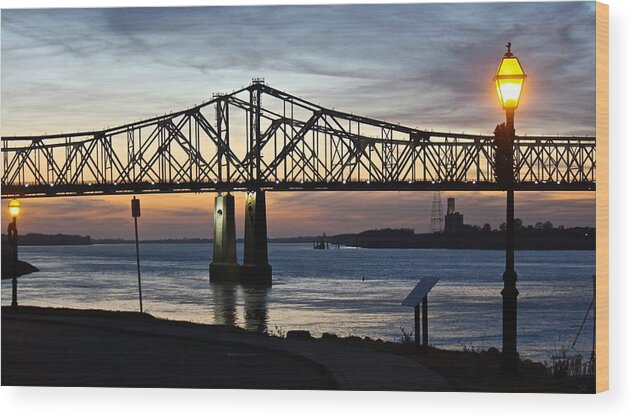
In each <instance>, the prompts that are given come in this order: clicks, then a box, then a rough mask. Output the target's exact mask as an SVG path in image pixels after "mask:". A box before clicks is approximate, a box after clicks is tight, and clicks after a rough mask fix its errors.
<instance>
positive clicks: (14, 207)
mask: <svg viewBox="0 0 634 419" xmlns="http://www.w3.org/2000/svg"><path fill="white" fill-rule="evenodd" d="M9 214H11V216H12V217H17V216H18V215H20V201H18V200H17V199H12V200H11V202H9Z"/></svg>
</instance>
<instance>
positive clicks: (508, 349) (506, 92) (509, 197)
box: [493, 42, 526, 373]
mask: <svg viewBox="0 0 634 419" xmlns="http://www.w3.org/2000/svg"><path fill="white" fill-rule="evenodd" d="M506 48H507V52H506V54H504V57H502V60H501V61H500V65H499V66H498V71H497V73H496V75H495V76H494V77H493V81H494V83H495V87H496V90H497V94H498V99H499V100H500V105H502V109H504V111H505V112H506V124H500V125H498V126H497V127H496V129H495V145H496V156H495V165H496V168H495V169H496V176H497V181H498V183H499V184H500V185H502V186H503V187H504V189H505V190H506V269H505V271H504V276H503V280H504V288H503V289H502V369H503V371H504V372H507V373H513V372H515V371H516V370H517V364H518V360H519V355H518V353H517V296H518V295H519V292H518V291H517V286H516V283H517V274H516V273H515V243H514V234H515V202H514V194H513V187H514V183H515V175H514V161H513V160H514V159H513V153H514V147H513V143H514V140H515V121H514V118H515V109H517V106H518V105H519V101H520V96H521V94H522V87H523V86H524V80H525V79H526V74H525V73H524V70H523V69H522V66H521V65H520V61H519V59H517V57H515V56H514V55H513V53H512V52H511V43H510V42H509V43H508V44H506Z"/></svg>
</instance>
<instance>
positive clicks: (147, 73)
mask: <svg viewBox="0 0 634 419" xmlns="http://www.w3.org/2000/svg"><path fill="white" fill-rule="evenodd" d="M508 41H511V42H512V43H513V51H514V53H515V54H516V55H517V56H518V57H519V58H520V60H521V62H522V65H523V67H524V69H525V71H526V73H527V74H528V79H527V82H526V88H525V91H524V94H523V96H522V102H521V104H520V108H519V109H518V111H517V114H516V130H517V133H518V134H520V135H523V134H524V133H528V134H532V135H539V134H561V135H566V134H578V135H586V134H587V135H594V134H595V116H594V115H595V59H594V50H595V31H594V3H593V2H561V3H559V2H558V3H481V4H455V3H454V4H408V5H403V4H391V5H340V6H276V7H272V6H268V7H244V6H243V7H204V8H201V7H197V8H132V9H125V8H119V9H116V8H110V9H105V8H102V9H39V10H37V9H32V10H2V18H1V59H2V60H1V69H0V71H1V101H2V102H1V105H2V107H1V108H2V109H1V114H0V115H1V118H2V119H1V127H2V135H32V134H38V133H59V132H68V131H78V130H93V129H101V128H106V127H108V126H115V125H118V124H122V123H126V122H131V121H135V120H139V119H141V118H145V117H150V116H154V115H157V114H164V113H167V112H170V111H175V110H179V109H183V108H186V107H190V106H192V105H193V104H196V103H200V102H202V101H203V100H205V99H207V98H209V97H211V96H212V94H213V93H214V92H230V91H233V90H236V89H238V88H240V87H242V86H245V85H247V84H249V83H250V81H251V79H252V78H253V77H263V78H265V80H266V82H267V84H269V85H271V86H273V87H276V88H278V89H281V90H285V91H288V92H290V93H292V94H294V95H296V96H300V97H303V98H305V99H307V100H309V101H311V102H315V103H319V104H321V105H323V106H326V107H332V108H336V109H338V110H342V111H348V112H353V113H357V114H362V115H368V116H370V117H374V118H377V119H385V120H389V121H391V122H395V123H400V124H403V125H409V126H415V127H419V128H423V129H433V130H435V131H452V132H468V133H474V134H480V133H484V134H490V133H491V131H492V130H493V128H495V125H496V124H497V123H499V122H502V120H503V118H504V115H503V112H502V110H501V109H500V107H499V104H498V102H497V98H496V95H495V91H494V89H493V84H492V81H491V77H492V75H493V73H494V72H495V70H496V69H497V64H498V62H499V60H500V58H501V56H502V55H503V53H504V52H505V47H504V45H505V44H506V42H508ZM450 195H451V196H454V197H456V205H457V209H458V210H459V211H461V212H463V213H464V214H465V222H466V223H470V224H480V225H481V224H483V223H485V222H488V223H491V224H492V225H493V226H497V225H499V224H500V223H502V222H503V220H504V214H505V212H504V209H505V200H504V199H505V198H504V194H502V193H492V192H480V193H473V192H469V193H466V192H462V193H451V194H448V193H445V194H444V198H446V197H448V196H450ZM130 198H131V197H129V196H122V197H77V198H44V199H42V198H40V199H30V200H23V202H22V204H23V210H24V211H23V217H22V219H21V221H20V225H21V231H22V232H42V233H59V232H61V233H72V234H82V235H91V236H93V237H98V238H114V237H124V238H130V237H132V235H133V233H132V230H131V228H130V226H131V219H130V217H129V215H130V214H129V205H130V204H129V200H130ZM267 201H268V202H267V212H268V224H269V235H270V236H271V237H282V236H297V235H317V234H321V233H322V232H326V233H327V234H335V233H341V232H355V231H361V230H363V229H367V228H382V227H408V228H414V229H416V231H418V232H425V231H427V230H428V229H429V221H430V214H431V201H432V193H424V192H416V193H414V192H407V193H405V192H401V193H398V192H376V193H367V192H364V193H353V192H345V193H342V192H332V193H329V192H314V193H306V192H299V193H297V192H283V193H282V192H280V193H269V194H268V196H267ZM516 201H517V207H516V216H517V217H519V218H522V219H523V220H524V222H525V223H528V224H533V223H535V222H538V221H547V220H549V221H551V222H553V224H555V225H559V224H564V225H566V226H574V225H579V226H586V225H588V226H593V225H594V217H595V210H594V193H591V192H565V193H518V194H516ZM242 202H243V194H242V193H238V194H237V203H236V204H237V207H236V208H237V222H238V236H241V228H242V222H243V221H242V216H243V214H242V210H241V208H242ZM212 203H213V195H211V194H171V195H144V196H143V197H142V206H143V218H142V222H141V232H142V236H143V237H145V238H180V237H211V235H212V225H211V223H212ZM3 205H5V203H4V202H3ZM5 212H6V211H3V212H2V215H3V217H6V214H5Z"/></svg>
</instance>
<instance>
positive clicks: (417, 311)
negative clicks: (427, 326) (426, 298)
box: [414, 303, 420, 346]
mask: <svg viewBox="0 0 634 419" xmlns="http://www.w3.org/2000/svg"><path fill="white" fill-rule="evenodd" d="M414 341H415V342H416V346H419V345H420V303H418V304H416V307H414Z"/></svg>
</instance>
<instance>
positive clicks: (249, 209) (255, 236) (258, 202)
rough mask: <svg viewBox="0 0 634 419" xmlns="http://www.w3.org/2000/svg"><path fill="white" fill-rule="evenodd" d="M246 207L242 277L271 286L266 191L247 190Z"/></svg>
mask: <svg viewBox="0 0 634 419" xmlns="http://www.w3.org/2000/svg"><path fill="white" fill-rule="evenodd" d="M244 208H245V212H244V263H243V265H242V266H241V267H240V279H241V280H242V281H244V282H247V283H253V284H260V285H265V286H270V285H271V283H272V269H271V265H269V252H268V239H267V231H266V197H265V192H264V191H262V190H258V191H249V192H247V195H246V198H245V200H244Z"/></svg>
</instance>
